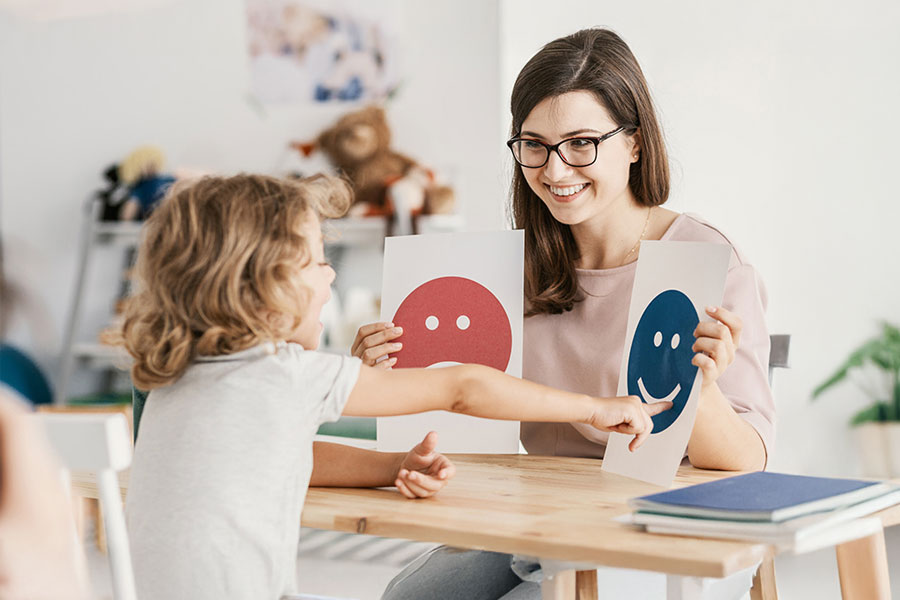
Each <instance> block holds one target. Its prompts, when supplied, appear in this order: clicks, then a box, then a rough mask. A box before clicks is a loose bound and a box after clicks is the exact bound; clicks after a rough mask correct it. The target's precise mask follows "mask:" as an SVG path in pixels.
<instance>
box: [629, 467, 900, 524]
mask: <svg viewBox="0 0 900 600" xmlns="http://www.w3.org/2000/svg"><path fill="white" fill-rule="evenodd" d="M895 489H897V488H896V487H895V486H893V485H890V484H887V483H884V482H880V481H862V480H856V479H836V478H831V477H809V476H806V475H787V474H784V473H769V472H762V471H759V472H756V473H747V474H745V475H737V476H735V477H728V478H726V479H719V480H716V481H710V482H707V483H700V484H697V485H691V486H687V487H683V488H679V489H676V490H671V491H668V492H661V493H658V494H650V495H648V496H641V497H639V498H632V499H631V500H629V505H630V506H631V507H632V508H635V509H638V510H641V511H646V512H652V513H658V514H667V515H682V516H690V517H699V518H708V519H730V520H738V521H741V520H745V521H772V522H778V521H784V520H786V519H791V518H794V517H798V516H801V515H807V514H811V513H814V512H822V511H827V510H832V509H835V508H837V507H842V506H847V505H849V504H855V503H857V502H862V501H864V500H868V499H870V498H875V497H878V496H881V495H883V494H886V493H888V492H890V491H892V490H895Z"/></svg>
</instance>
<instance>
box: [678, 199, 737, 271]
mask: <svg viewBox="0 0 900 600" xmlns="http://www.w3.org/2000/svg"><path fill="white" fill-rule="evenodd" d="M662 239H663V240H667V241H673V242H709V243H713V244H726V245H728V246H730V247H731V264H730V265H729V268H734V267H737V266H741V265H748V264H749V263H748V261H747V258H746V256H744V253H743V252H741V250H740V249H739V248H738V247H737V245H736V244H735V243H734V241H732V239H731V238H730V237H729V236H728V235H727V234H725V233H724V232H723V231H722V230H721V229H719V228H718V227H716V226H715V225H713V224H711V223H710V222H708V221H706V220H705V219H703V218H702V217H700V216H699V215H696V214H693V213H682V214H680V215H678V216H677V217H676V218H675V220H674V221H673V222H672V224H671V225H670V226H669V229H668V230H667V231H666V233H665V235H664V236H663V237H662Z"/></svg>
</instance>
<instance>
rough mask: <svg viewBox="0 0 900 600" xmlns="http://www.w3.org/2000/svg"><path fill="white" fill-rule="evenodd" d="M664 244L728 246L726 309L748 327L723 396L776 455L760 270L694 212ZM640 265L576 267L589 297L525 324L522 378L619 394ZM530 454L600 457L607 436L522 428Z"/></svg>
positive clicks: (581, 429)
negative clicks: (636, 274)
mask: <svg viewBox="0 0 900 600" xmlns="http://www.w3.org/2000/svg"><path fill="white" fill-rule="evenodd" d="M661 239H663V240H671V241H696V242H713V243H717V244H728V245H729V246H731V250H732V252H731V263H730V265H729V267H728V276H727V279H726V283H725V296H724V300H723V302H722V305H723V306H724V307H725V308H727V309H728V310H730V311H733V312H734V313H736V314H737V315H738V316H740V317H741V319H742V320H743V323H744V329H743V333H742V334H741V339H740V347H738V349H737V353H736V356H735V359H734V362H733V363H732V364H731V365H729V366H728V368H727V369H726V370H725V372H724V373H723V374H722V375H721V377H719V380H718V383H719V388H720V389H721V390H722V393H723V394H724V395H725V397H726V398H727V399H728V401H729V402H730V403H731V406H733V407H734V409H735V411H736V412H737V413H738V415H739V416H740V417H741V418H743V419H744V420H745V421H747V422H748V423H750V425H752V426H753V427H754V428H755V429H756V431H757V433H759V436H760V438H762V441H763V444H764V445H765V448H766V454H767V456H769V457H771V456H772V451H773V445H774V439H775V402H774V400H773V398H772V392H771V390H770V389H769V383H768V364H769V332H768V329H767V327H766V320H765V310H766V302H767V298H766V291H765V287H764V286H763V283H762V281H761V280H760V278H759V275H758V274H757V272H756V270H755V269H754V268H753V267H752V266H750V265H749V264H748V263H747V261H746V259H745V258H744V256H743V255H742V254H741V252H740V251H739V250H738V249H737V248H736V247H735V246H734V244H732V243H731V241H729V240H728V238H727V237H725V236H724V235H723V234H722V233H721V232H720V231H719V230H718V229H716V228H715V227H713V226H712V225H710V224H708V223H706V222H705V221H703V220H701V219H700V218H699V217H697V216H694V215H689V214H682V215H679V216H678V217H677V218H676V219H675V221H674V222H673V223H672V225H671V226H669V229H668V230H667V231H666V233H665V234H664V235H663V236H662V238H661ZM636 268H637V262H632V263H630V264H627V265H624V266H622V267H617V268H613V269H600V270H586V269H578V282H579V284H580V285H581V288H582V289H583V290H584V291H585V292H586V294H585V296H584V300H582V301H580V302H577V303H576V304H575V307H574V308H573V309H572V310H571V311H569V312H565V313H562V314H558V315H547V314H543V315H537V316H533V317H527V318H526V319H525V330H524V348H523V364H522V376H523V377H524V378H525V379H529V380H531V381H536V382H538V383H542V384H545V385H549V386H552V387H556V388H560V389H564V390H569V391H573V392H580V393H584V394H590V395H592V396H601V397H606V396H615V395H616V392H617V390H618V382H619V369H620V367H621V364H622V351H623V341H624V339H625V328H626V326H627V320H628V308H629V303H630V301H631V287H632V283H633V282H634V274H635V270H636ZM521 438H522V444H523V445H524V446H525V449H526V450H528V452H529V453H530V454H543V455H559V456H575V457H599V458H602V457H603V451H604V449H605V448H606V442H607V440H608V439H609V434H608V433H605V432H601V431H597V430H596V429H594V428H592V427H590V426H587V425H583V424H580V423H571V424H570V423H522V428H521Z"/></svg>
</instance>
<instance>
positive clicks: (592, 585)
mask: <svg viewBox="0 0 900 600" xmlns="http://www.w3.org/2000/svg"><path fill="white" fill-rule="evenodd" d="M598 595H599V590H598V589H597V571H596V570H591V571H575V600H597V596H598Z"/></svg>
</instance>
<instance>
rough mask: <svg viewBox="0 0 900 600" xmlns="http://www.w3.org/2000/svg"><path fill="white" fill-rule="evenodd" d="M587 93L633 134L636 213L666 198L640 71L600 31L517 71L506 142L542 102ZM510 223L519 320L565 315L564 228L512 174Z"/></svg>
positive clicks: (567, 241) (568, 243)
mask: <svg viewBox="0 0 900 600" xmlns="http://www.w3.org/2000/svg"><path fill="white" fill-rule="evenodd" d="M575 91H587V92H591V93H592V94H594V96H596V98H597V101H598V102H600V104H602V105H603V107H604V108H606V110H607V111H608V112H609V114H610V116H611V117H612V119H613V121H615V122H616V123H617V124H618V125H625V126H627V127H629V128H630V129H629V130H628V133H633V132H635V131H637V132H639V134H640V138H639V139H640V148H641V154H640V159H639V160H638V161H637V162H636V163H633V164H632V165H631V172H630V174H629V179H628V185H629V187H630V188H631V191H632V193H633V194H634V197H635V198H636V199H637V201H638V202H639V203H640V204H642V205H644V206H656V205H659V204H662V203H663V202H665V201H666V199H667V198H668V196H669V161H668V157H667V156H666V147H665V142H664V141H663V137H662V130H661V129H660V127H659V123H658V122H657V119H656V113H655V111H654V109H653V102H652V100H651V98H650V91H649V89H648V87H647V82H646V80H645V79H644V74H643V73H642V72H641V67H640V65H638V62H637V60H636V59H635V58H634V55H633V54H632V53H631V50H629V48H628V46H627V45H626V44H625V42H624V41H623V40H622V38H620V37H619V36H618V35H616V34H615V33H614V32H612V31H609V30H608V29H583V30H581V31H579V32H577V33H573V34H572V35H569V36H566V37H563V38H559V39H558V40H555V41H552V42H550V43H549V44H547V45H546V46H544V47H543V48H541V50H540V51H539V52H538V53H537V54H535V55H534V56H533V57H532V58H531V60H529V61H528V63H527V64H526V65H525V66H524V67H523V68H522V71H521V72H520V73H519V77H518V78H517V79H516V83H515V85H514V86H513V91H512V99H511V101H510V108H511V109H512V135H513V136H515V135H518V134H519V132H520V131H521V130H522V123H523V122H524V121H525V119H526V118H527V117H528V115H529V114H530V113H531V111H532V109H534V107H535V106H537V105H538V104H539V103H540V102H541V101H543V100H544V99H546V98H554V97H557V96H561V95H562V94H566V93H568V92H575ZM511 193H512V218H513V226H514V227H515V228H516V229H524V230H525V298H526V301H527V310H526V316H531V315H536V314H542V313H551V314H558V313H561V312H564V311H567V310H571V309H572V307H573V306H574V305H575V302H577V301H578V299H579V289H578V279H577V277H576V274H575V261H576V260H577V258H578V248H577V246H576V244H575V239H574V237H573V236H572V232H571V230H570V229H569V226H568V225H564V224H562V223H560V222H559V221H557V220H556V219H554V218H553V215H551V214H550V211H549V210H548V209H547V207H546V206H545V205H544V203H543V202H542V201H541V199H540V198H539V197H538V196H537V195H536V194H535V193H534V192H533V191H532V190H531V188H530V187H529V185H528V182H527V181H525V177H524V175H523V174H522V167H519V166H518V165H517V166H516V169H515V172H514V174H513V181H512V192H511Z"/></svg>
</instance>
